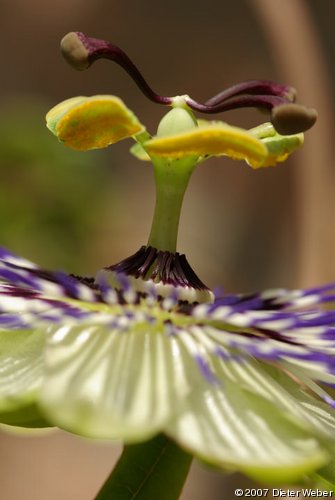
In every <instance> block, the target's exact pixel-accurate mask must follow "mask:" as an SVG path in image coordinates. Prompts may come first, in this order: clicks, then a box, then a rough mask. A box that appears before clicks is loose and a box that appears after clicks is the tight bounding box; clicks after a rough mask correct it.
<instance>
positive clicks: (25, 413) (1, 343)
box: [0, 316, 48, 427]
mask: <svg viewBox="0 0 335 500" xmlns="http://www.w3.org/2000/svg"><path fill="white" fill-rule="evenodd" d="M0 317H1V316H0ZM44 345H45V333H44V332H42V331H41V330H35V331H28V330H26V331H25V330H4V329H0V367H1V369H0V422H2V423H9V424H12V425H21V426H27V427H31V426H32V427H35V426H45V425H48V424H47V423H46V422H45V421H44V419H43V417H42V416H41V412H40V411H39V410H38V408H37V406H36V400H37V399H38V391H39V388H40V386H41V382H42V378H43V349H44Z"/></svg>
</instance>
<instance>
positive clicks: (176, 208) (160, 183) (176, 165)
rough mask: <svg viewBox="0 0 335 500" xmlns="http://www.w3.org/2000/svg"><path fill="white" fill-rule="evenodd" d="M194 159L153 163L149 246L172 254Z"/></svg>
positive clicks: (156, 160) (155, 161)
mask: <svg viewBox="0 0 335 500" xmlns="http://www.w3.org/2000/svg"><path fill="white" fill-rule="evenodd" d="M196 161H197V158H194V157H187V158H185V159H183V160H163V159H155V160H153V163H154V173H155V183H156V205H155V213H154V217H153V221H152V226H151V232H150V236H149V240H148V245H150V246H152V247H155V248H157V249H158V250H167V251H169V252H175V251H176V247H177V236H178V227H179V219H180V212H181V207H182V203H183V198H184V194H185V190H186V188H187V185H188V181H189V179H190V176H191V174H192V172H193V170H194V167H195V165H196Z"/></svg>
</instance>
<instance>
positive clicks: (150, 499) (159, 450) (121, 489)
mask: <svg viewBox="0 0 335 500" xmlns="http://www.w3.org/2000/svg"><path fill="white" fill-rule="evenodd" d="M191 462H192V456H191V455H190V454H188V453H186V452H185V451H183V450H182V449H181V448H179V446H177V445H176V444H175V443H174V442H173V441H171V440H170V439H169V438H168V437H166V436H165V435H164V434H159V435H158V436H156V437H155V438H153V439H151V440H149V441H147V442H145V443H140V444H133V445H128V446H125V447H124V450H123V453H122V455H121V457H120V459H119V461H118V462H117V464H116V466H115V468H114V470H113V471H112V473H111V475H110V476H109V477H108V479H107V481H106V482H105V484H104V485H103V487H102V488H101V490H100V492H99V493H98V495H97V496H96V499H95V500H110V499H111V498H115V499H118V500H135V499H136V500H156V499H158V498H159V499H160V500H177V499H178V498H179V496H180V494H181V491H182V488H183V486H184V483H185V480H186V478H187V475H188V471H189V468H190V466H191ZM162 481H164V487H162Z"/></svg>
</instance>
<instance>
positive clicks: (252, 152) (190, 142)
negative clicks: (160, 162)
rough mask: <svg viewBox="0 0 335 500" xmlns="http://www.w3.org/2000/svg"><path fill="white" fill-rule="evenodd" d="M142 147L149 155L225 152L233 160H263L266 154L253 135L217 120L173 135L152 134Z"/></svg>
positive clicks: (169, 155)
mask: <svg viewBox="0 0 335 500" xmlns="http://www.w3.org/2000/svg"><path fill="white" fill-rule="evenodd" d="M143 146H144V148H145V150H146V151H147V152H148V153H149V154H150V155H154V156H161V157H171V158H182V157H184V156H189V155H199V156H202V155H215V156H220V155H227V156H230V157H231V158H234V159H240V160H241V159H243V160H245V159H246V160H248V161H250V162H262V161H263V160H264V159H265V158H266V156H267V149H266V147H265V146H264V145H263V144H262V142H261V141H260V140H258V139H257V138H256V137H254V136H253V135H252V134H250V133H249V132H247V131H245V130H243V129H241V128H238V127H232V126H230V125H227V124H224V123H216V122H213V123H212V124H211V125H208V126H201V127H198V128H194V129H192V130H190V131H187V132H182V133H179V134H176V135H169V136H164V137H155V138H153V139H151V140H150V141H147V142H145V143H144V144H143Z"/></svg>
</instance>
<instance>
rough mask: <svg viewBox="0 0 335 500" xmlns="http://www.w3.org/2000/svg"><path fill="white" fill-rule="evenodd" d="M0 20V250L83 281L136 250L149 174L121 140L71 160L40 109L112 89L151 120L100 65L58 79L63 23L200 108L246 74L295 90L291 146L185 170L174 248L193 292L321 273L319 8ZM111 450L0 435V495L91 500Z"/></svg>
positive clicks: (226, 486) (62, 10) (295, 0)
mask: <svg viewBox="0 0 335 500" xmlns="http://www.w3.org/2000/svg"><path fill="white" fill-rule="evenodd" d="M0 14H1V17H0V19H1V30H0V39H1V64H2V71H1V79H0V109H1V113H0V179H1V181H0V244H1V245H4V246H7V247H9V248H10V249H12V250H13V251H15V252H17V253H18V254H20V255H24V256H25V257H27V258H30V259H32V260H33V261H36V262H38V263H39V264H41V265H43V266H45V267H47V268H53V269H63V270H65V271H69V272H73V273H76V274H81V275H94V273H95V272H96V270H97V269H99V268H101V267H103V266H106V265H109V264H112V263H114V262H117V261H119V260H121V259H122V258H124V257H126V256H127V255H129V254H131V253H133V252H135V251H136V250H137V249H138V247H139V246H140V245H142V244H145V243H146V238H147V235H148V232H149V229H150V221H151V214H152V210H153V206H154V189H153V178H152V171H151V168H150V166H149V165H147V164H146V163H140V162H138V161H137V160H136V159H135V158H133V157H132V156H131V155H130V154H129V153H128V149H129V147H130V145H131V143H130V141H129V142H128V141H123V142H122V143H119V144H117V145H115V146H113V147H111V148H109V149H108V150H104V151H93V152H89V153H78V152H72V151H70V150H67V149H66V148H65V147H63V146H62V145H61V144H59V143H58V142H57V140H56V139H55V138H54V137H53V136H52V135H51V134H50V133H49V132H48V131H47V129H46V128H45V125H44V116H45V113H46V111H47V110H48V109H49V108H50V107H52V106H53V105H54V104H56V103H57V102H59V101H60V100H63V99H65V98H68V97H71V96H75V95H93V94H98V93H99V94H104V93H107V94H108V93H110V94H115V95H118V96H120V97H121V98H122V99H123V100H124V101H125V102H126V104H127V105H128V106H129V107H130V108H131V109H132V110H133V111H134V112H135V113H136V114H137V116H138V117H139V118H140V120H141V121H142V122H143V123H145V124H146V125H147V127H148V129H149V131H151V132H154V131H155V128H156V126H157V123H158V121H159V119H160V117H161V116H162V115H163V113H164V109H163V108H161V107H158V106H156V105H154V104H152V103H150V102H148V101H147V100H146V99H145V98H144V97H143V95H142V94H141V93H140V92H139V91H138V89H137V88H136V86H135V84H134V83H133V82H132V81H131V80H130V79H129V77H128V76H127V75H126V74H125V73H124V72H123V71H122V70H121V69H120V68H119V67H118V66H116V65H113V64H112V63H109V62H106V61H99V62H98V63H96V64H95V65H94V66H93V67H91V69H90V70H88V71H85V72H75V71H74V70H72V69H71V68H70V67H69V66H68V65H67V64H66V63H65V62H64V60H63V59H62V57H61V55H60V52H59V41H60V39H61V38H62V36H63V35H64V34H65V33H67V32H68V31H73V30H78V31H84V32H85V33H87V34H88V35H90V36H95V37H99V38H106V39H109V40H111V41H113V42H114V43H116V44H117V45H119V46H121V47H122V48H123V49H124V50H125V51H126V52H127V53H128V54H129V55H130V56H131V57H132V58H133V60H134V62H135V63H136V64H137V65H138V66H139V67H140V69H141V70H142V72H143V74H144V76H145V78H146V79H147V80H148V81H149V83H150V84H151V85H152V86H153V88H154V89H155V90H156V91H157V92H158V93H161V94H163V95H176V94H183V93H188V94H190V95H191V96H192V97H194V98H195V99H197V100H201V101H205V100H206V99H208V98H209V97H211V96H212V95H214V94H215V93H217V92H219V91H221V90H222V89H223V88H224V87H226V86H229V85H232V84H233V83H236V82H239V81H242V80H248V79H254V78H262V79H274V80H278V81H280V82H282V83H289V84H291V85H293V86H294V87H296V88H297V89H298V100H299V101H300V102H302V103H304V104H306V105H309V106H312V107H316V108H317V109H318V111H319V120H318V123H317V125H316V126H315V128H314V129H313V130H311V131H310V132H308V133H307V134H306V144H305V147H304V149H303V150H301V151H299V152H298V153H296V154H295V155H294V156H292V157H291V158H290V159H289V160H288V161H287V162H286V163H285V164H284V165H281V166H278V167H276V168H269V169H265V170H260V171H252V170H251V169H250V168H249V167H248V166H247V165H246V164H242V163H239V162H233V161H230V160H227V159H222V158H221V159H216V160H211V161H210V162H207V163H206V164H204V165H202V166H200V167H199V168H198V170H197V171H196V173H195V174H194V176H193V179H192V181H191V185H190V188H189V190H188V192H187V195H186V200H185V205H184V208H183V214H182V220H181V226H180V238H179V251H180V252H182V253H186V254H187V256H188V259H189V261H190V263H191V264H192V265H193V267H194V269H195V270H196V271H197V273H198V274H199V276H200V277H201V279H203V280H204V281H205V282H206V283H207V284H208V285H210V286H216V285H219V284H220V285H222V286H223V287H224V288H225V290H227V291H232V292H237V291H251V290H258V289H263V288H267V287H274V286H276V287H277V286H286V287H294V286H307V285H312V284H316V283H321V282H324V281H328V280H331V279H334V278H335V259H334V251H335V231H334V222H333V217H334V212H335V196H334V194H335V183H334V180H335V173H334V172H335V169H334V165H333V158H332V147H333V135H334V103H333V98H334V91H333V86H334V78H335V72H334V68H335V67H334V65H333V60H334V56H335V54H334V52H335V32H334V29H333V19H334V14H335V5H334V2H333V0H323V1H322V2H315V1H313V0H280V2H274V1H272V2H271V1H269V0H239V1H237V2H231V1H229V0H207V1H206V2H203V1H201V2H200V1H198V0H192V1H190V0H184V1H183V2H181V1H179V0H178V1H177V0H169V2H162V1H159V0H147V1H146V2H135V1H131V0H123V1H116V0H108V1H107V0H95V1H94V2H93V1H92V2H88V1H87V0H66V1H64V0H58V1H57V2H45V1H42V0H2V1H1V5H0ZM219 118H220V119H224V120H226V121H229V122H230V123H232V124H235V125H240V126H243V127H252V126H254V125H257V124H258V123H260V122H261V121H265V120H266V117H264V116H262V115H261V114H260V113H259V112H257V111H255V110H246V111H241V110H240V111H235V112H229V113H226V114H225V115H222V116H220V117H219ZM120 449H121V448H120V447H119V446H118V445H115V444H110V443H95V442H90V441H88V440H82V439H80V438H76V437H73V436H70V435H67V434H66V433H61V432H55V433H52V434H46V435H43V436H38V437H34V436H29V437H22V436H13V435H11V434H8V433H6V432H3V433H2V434H1V435H0V491H1V499H3V500H42V499H43V500H44V499H46V498H47V499H48V500H56V499H57V500H59V499H62V500H90V499H93V497H94V494H95V493H96V492H97V490H98V489H99V487H100V485H101V484H102V482H103V481H104V479H105V477H106V476H107V474H108V473H109V471H110V470H111V468H112V465H113V463H114V461H115V460H116V458H117V456H118V453H119V452H120ZM244 481H245V480H244V479H242V478H240V477H237V476H231V475H230V476H228V477H225V476H223V475H222V474H220V473H217V472H215V471H213V470H211V471H210V470H209V469H206V467H205V466H199V465H197V464H196V465H195V466H194V468H193V471H192V474H191V476H190V479H189V480H188V482H187V485H186V487H185V491H184V493H183V497H182V498H183V500H187V499H192V500H202V499H204V498H211V500H216V499H217V500H219V499H222V498H230V497H231V498H233V489H234V487H236V486H237V487H241V486H242V487H243V484H246V483H245V482H244Z"/></svg>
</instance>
